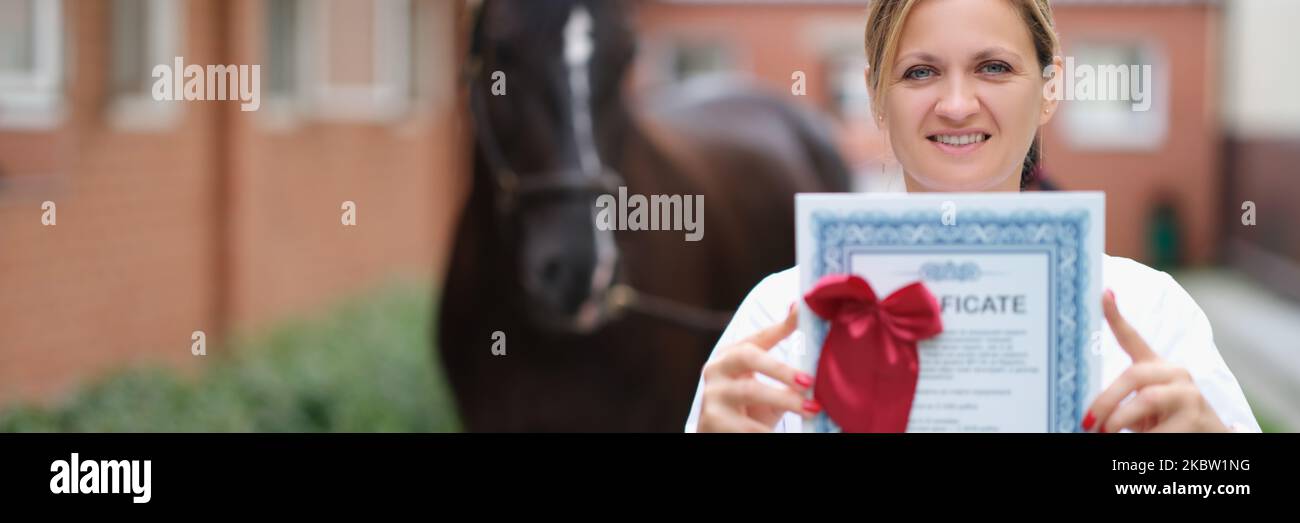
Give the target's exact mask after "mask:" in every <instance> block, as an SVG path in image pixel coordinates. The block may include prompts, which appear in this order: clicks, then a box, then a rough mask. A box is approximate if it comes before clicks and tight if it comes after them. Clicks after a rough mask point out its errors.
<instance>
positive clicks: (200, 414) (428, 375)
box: [0, 284, 460, 432]
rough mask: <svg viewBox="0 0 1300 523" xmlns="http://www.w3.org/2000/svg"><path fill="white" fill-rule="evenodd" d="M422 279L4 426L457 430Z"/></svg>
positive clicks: (84, 393)
mask: <svg viewBox="0 0 1300 523" xmlns="http://www.w3.org/2000/svg"><path fill="white" fill-rule="evenodd" d="M432 296H433V292H432V291H431V290H430V287H429V286H428V285H398V284H392V285H387V286H385V287H383V288H381V289H379V290H376V291H373V292H369V293H365V294H363V295H361V296H358V297H356V298H355V299H352V300H349V301H348V303H346V304H344V305H340V306H338V307H335V308H334V309H333V310H330V311H327V312H325V313H323V314H320V315H317V316H312V317H307V318H301V319H293V320H287V321H285V322H283V323H281V324H279V325H277V326H275V327H273V328H271V329H270V330H269V331H267V332H262V333H258V334H255V335H252V336H247V337H244V338H242V340H236V341H234V342H232V344H231V347H230V350H229V351H220V350H218V351H214V350H213V348H212V347H209V348H208V354H209V355H208V356H206V357H207V358H213V359H215V361H212V362H210V363H209V364H208V365H207V368H206V369H205V370H204V371H203V372H202V373H200V374H199V375H198V376H196V377H192V378H191V377H186V376H182V375H180V374H178V373H176V372H175V371H170V370H166V369H162V368H136V369H129V370H125V371H122V372H119V373H116V374H113V375H110V376H108V377H106V378H104V379H102V380H100V381H97V382H95V383H93V384H90V385H89V386H87V387H85V388H84V389H82V390H80V391H79V392H77V393H75V394H74V395H73V396H72V397H71V398H70V399H69V400H68V401H65V402H63V403H62V404H59V405H56V406H53V407H37V406H30V405H27V406H19V407H16V408H11V409H9V410H8V411H6V412H0V431H5V432H443V431H455V430H459V428H460V424H459V421H458V420H457V419H456V417H455V414H454V412H455V409H454V407H453V405H452V402H451V399H450V393H449V391H448V390H447V388H446V386H445V383H444V381H443V378H442V376H441V373H440V372H439V369H438V368H437V367H436V365H435V362H434V358H433V356H434V351H433V348H432V346H431V341H430V339H431V338H430V336H429V329H430V328H431V319H432V302H433V298H432Z"/></svg>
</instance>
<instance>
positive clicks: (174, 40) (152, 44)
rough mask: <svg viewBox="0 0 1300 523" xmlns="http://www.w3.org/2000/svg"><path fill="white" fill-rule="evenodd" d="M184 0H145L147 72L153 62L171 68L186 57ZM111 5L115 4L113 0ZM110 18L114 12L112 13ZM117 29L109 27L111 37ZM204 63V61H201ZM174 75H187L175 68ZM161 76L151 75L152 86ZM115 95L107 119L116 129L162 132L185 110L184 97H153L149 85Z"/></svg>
mask: <svg viewBox="0 0 1300 523" xmlns="http://www.w3.org/2000/svg"><path fill="white" fill-rule="evenodd" d="M185 4H186V2H185V0H145V9H146V10H148V11H149V18H148V20H149V22H148V27H145V28H144V30H145V31H147V32H148V36H149V38H148V40H147V41H146V48H145V55H146V56H145V57H144V63H145V64H147V65H146V69H148V71H146V74H152V70H153V67H154V66H157V65H159V64H165V65H167V66H168V67H169V68H172V67H175V59H176V57H178V56H180V57H184V56H185V54H184V53H183V52H182V51H183V42H181V34H182V32H181V27H182V26H183V25H184V23H185V11H186V5H185ZM108 5H109V8H110V9H111V8H112V5H113V4H112V3H111V2H110V3H109V4H108ZM110 18H111V15H110ZM113 31H114V29H113V28H111V27H110V30H109V38H112V37H113ZM113 58H114V56H113V53H112V52H110V53H109V62H110V63H109V67H113V66H114V64H113V63H112V60H113ZM185 65H186V66H187V67H188V66H190V65H192V64H191V63H190V62H189V61H188V60H186V61H185ZM200 65H202V64H200ZM172 74H173V78H177V77H179V78H182V79H183V78H184V74H185V71H172ZM157 80H158V78H156V77H153V76H150V77H149V82H147V85H150V86H152V85H153V83H154V82H156V81H157ZM107 83H108V84H109V85H110V91H109V92H110V95H111V96H112V97H113V98H112V100H111V101H110V102H109V105H108V114H107V117H108V122H109V125H110V126H112V127H113V128H115V129H118V130H122V131H130V132H160V131H166V130H169V129H171V128H173V127H175V126H176V124H177V122H178V121H179V120H180V116H181V114H183V106H184V105H185V104H184V103H183V101H180V100H171V101H168V100H154V99H153V94H152V91H153V89H152V88H146V89H145V90H144V91H142V92H138V93H130V94H123V93H113V92H112V91H111V88H112V86H111V84H112V82H111V81H110V82H107Z"/></svg>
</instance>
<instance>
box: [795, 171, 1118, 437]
mask: <svg viewBox="0 0 1300 523" xmlns="http://www.w3.org/2000/svg"><path fill="white" fill-rule="evenodd" d="M795 208H796V234H795V235H796V254H797V257H798V258H797V259H798V264H799V278H800V280H799V285H800V293H801V295H802V294H806V293H807V292H808V291H809V290H811V289H812V288H813V286H814V285H815V284H816V283H817V281H818V280H819V279H821V278H822V277H823V276H826V275H833V274H855V275H858V276H861V277H862V278H864V279H866V280H867V282H869V283H870V285H871V287H872V288H873V289H874V291H875V292H876V293H877V294H878V296H879V297H880V298H881V299H884V298H885V297H886V296H888V295H889V294H890V293H892V292H894V291H895V290H898V289H900V288H902V287H904V286H906V285H908V284H911V283H914V282H917V281H920V282H923V283H924V285H925V286H926V288H928V289H929V291H930V292H931V294H933V295H934V298H935V299H936V301H937V302H938V303H939V305H940V308H941V313H940V317H941V319H942V322H943V331H942V333H940V334H939V335H938V336H936V337H934V338H931V339H928V340H924V341H921V342H920V343H919V344H918V345H917V352H918V355H919V373H918V378H917V382H916V395H915V397H914V398H913V401H912V406H911V411H910V414H909V416H908V418H907V431H908V432H1077V431H1079V430H1080V428H1079V422H1080V419H1081V418H1082V416H1083V411H1084V410H1085V409H1086V408H1087V406H1088V404H1087V401H1089V400H1091V398H1092V397H1093V396H1094V395H1095V394H1096V392H1097V389H1098V384H1099V383H1098V381H1099V376H1098V369H1099V366H1098V362H1099V353H1100V339H1101V338H1100V335H1101V334H1100V332H1101V331H1100V330H1099V329H1100V300H1101V292H1102V287H1101V285H1102V284H1101V256H1102V249H1103V244H1104V234H1105V213H1104V212H1103V211H1104V208H1105V197H1104V195H1103V194H1102V193H1098V192H1061V193H972V194H958V193H938V194H801V195H798V196H797V197H796V199H795ZM801 306H802V308H801V311H800V315H799V323H800V325H799V327H800V329H799V330H800V332H801V333H802V335H803V336H804V337H805V338H804V339H803V340H802V342H803V343H798V344H796V347H798V349H797V350H796V353H797V354H796V358H795V360H796V362H797V364H798V366H799V368H800V370H803V371H805V372H808V373H810V374H814V373H816V371H817V361H818V356H819V352H820V348H821V347H822V342H823V341H824V339H825V337H826V334H827V330H828V328H829V327H828V324H827V322H826V321H825V320H823V319H822V318H819V317H817V316H816V315H815V314H813V313H812V312H811V311H810V310H809V309H808V306H807V304H804V303H802V302H801ZM866 349H869V348H866ZM804 431H805V432H838V431H839V426H838V425H837V424H836V423H835V420H833V419H830V417H828V416H827V415H826V413H824V412H823V413H821V414H818V415H817V416H816V417H815V418H814V419H813V420H812V421H811V422H809V423H804Z"/></svg>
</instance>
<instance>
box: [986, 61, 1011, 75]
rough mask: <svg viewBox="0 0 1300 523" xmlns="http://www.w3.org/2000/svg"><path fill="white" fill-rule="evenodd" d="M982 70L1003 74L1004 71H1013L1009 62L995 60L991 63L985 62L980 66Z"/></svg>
mask: <svg viewBox="0 0 1300 523" xmlns="http://www.w3.org/2000/svg"><path fill="white" fill-rule="evenodd" d="M980 72H984V73H989V74H1002V73H1008V72H1011V67H1009V66H1007V64H1004V63H1000V62H993V63H990V64H984V65H982V66H980Z"/></svg>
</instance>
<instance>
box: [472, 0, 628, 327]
mask: <svg viewBox="0 0 1300 523" xmlns="http://www.w3.org/2000/svg"><path fill="white" fill-rule="evenodd" d="M624 7H625V6H624V5H623V3H622V2H616V1H607V0H547V1H536V0H485V1H484V2H483V3H482V4H481V5H480V6H479V8H478V11H477V12H476V14H475V20H474V29H473V36H472V42H471V45H470V53H471V56H470V60H469V65H470V71H469V78H470V86H469V87H470V111H471V113H472V114H471V117H472V120H473V121H472V125H473V126H474V133H475V141H476V151H477V152H476V155H475V158H476V167H475V176H486V177H488V178H489V180H487V181H489V182H490V185H489V186H490V187H492V188H493V200H494V205H495V207H496V212H495V213H494V214H493V216H494V219H495V220H496V221H497V228H496V230H497V231H498V232H499V234H498V237H497V238H496V241H504V242H515V245H517V247H518V248H517V249H516V250H515V251H514V252H515V253H517V259H516V260H512V261H513V262H514V263H513V266H514V267H516V268H517V274H515V275H514V277H516V278H518V284H519V285H518V287H519V288H520V289H522V291H523V293H524V295H525V296H524V298H525V302H526V303H527V307H526V309H527V311H528V315H529V316H530V318H531V320H532V321H533V323H534V324H535V325H537V326H539V327H543V328H548V329H552V330H560V331H570V332H579V333H582V332H590V331H592V330H594V329H596V328H598V327H600V326H601V325H602V324H603V323H604V322H605V321H606V320H607V319H608V318H609V317H610V315H611V314H613V311H612V308H611V306H610V305H609V304H610V303H611V302H612V301H614V300H613V298H612V296H613V294H616V293H614V292H613V291H612V290H613V289H614V288H615V275H616V274H615V273H616V271H617V268H618V265H619V263H618V261H619V251H618V247H617V244H616V243H615V241H614V234H613V232H612V231H609V230H601V229H599V228H598V227H597V225H596V221H595V212H596V205H595V199H596V197H597V196H599V195H600V194H604V193H609V192H614V191H616V190H617V188H618V186H620V185H622V184H623V181H622V178H621V176H620V175H619V174H618V173H617V172H616V171H615V170H614V169H612V168H611V166H610V165H609V164H608V163H607V159H608V157H609V156H610V155H609V154H605V152H606V151H613V150H615V149H616V148H617V144H616V143H614V142H616V141H617V136H619V133H618V132H616V131H617V130H616V129H612V128H608V127H610V126H615V125H619V124H620V120H619V119H617V118H615V119H610V118H607V117H606V116H607V115H608V114H610V112H611V111H620V110H622V103H623V100H622V95H621V86H622V83H623V82H622V80H623V77H624V74H625V73H626V70H627V68H628V66H629V64H630V63H631V60H632V56H633V53H634V48H635V38H634V35H633V32H632V29H631V23H630V20H629V19H628V16H627V13H626V10H625V9H624ZM503 276H506V275H503Z"/></svg>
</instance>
